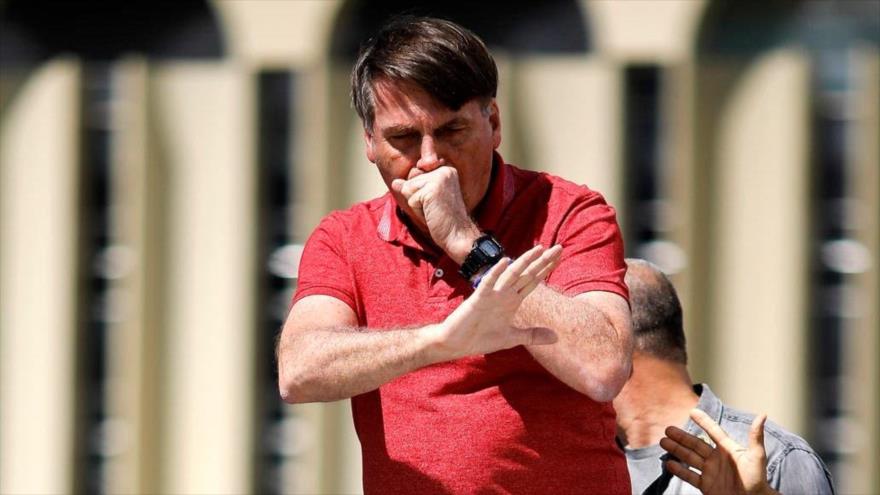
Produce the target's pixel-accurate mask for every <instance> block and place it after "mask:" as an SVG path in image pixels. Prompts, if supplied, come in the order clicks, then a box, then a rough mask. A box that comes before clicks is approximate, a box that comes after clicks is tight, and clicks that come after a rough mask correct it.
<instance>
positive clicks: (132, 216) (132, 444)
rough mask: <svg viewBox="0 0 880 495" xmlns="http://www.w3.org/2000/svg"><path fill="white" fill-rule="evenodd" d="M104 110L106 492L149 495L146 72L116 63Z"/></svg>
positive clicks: (155, 238)
mask: <svg viewBox="0 0 880 495" xmlns="http://www.w3.org/2000/svg"><path fill="white" fill-rule="evenodd" d="M113 87H114V97H113V101H114V105H112V107H111V111H112V114H111V117H110V119H111V123H112V126H113V141H112V144H113V147H112V150H111V172H110V175H111V180H112V188H111V208H110V212H111V218H110V222H111V225H110V233H111V239H112V240H111V243H112V246H110V247H109V248H108V249H107V253H106V260H105V262H106V263H107V265H108V267H109V270H108V277H109V278H110V283H111V291H110V293H111V294H112V295H113V297H112V298H111V301H112V304H113V305H114V307H115V313H116V314H117V315H118V318H116V319H114V321H112V322H111V323H109V330H110V331H109V332H108V341H107V351H108V352H107V376H108V377H110V379H109V380H108V388H107V390H106V394H107V396H106V400H107V412H108V419H107V421H109V422H110V424H109V425H108V426H109V427H108V428H106V432H107V433H108V435H113V437H114V438H112V439H110V441H111V443H112V447H111V452H110V454H109V456H108V459H107V464H108V465H107V473H108V479H107V480H106V487H107V489H108V491H110V492H111V493H156V492H157V491H158V490H159V458H160V445H161V441H162V438H161V432H162V423H161V419H162V418H161V415H160V412H161V410H160V405H161V404H162V396H161V394H160V390H161V389H162V387H161V384H160V381H161V379H162V376H163V374H162V369H163V368H164V365H163V358H164V356H163V355H162V352H161V350H162V336H163V335H164V331H165V326H164V319H163V316H164V308H163V298H164V290H165V285H164V283H163V280H164V276H165V275H166V273H165V272H166V269H165V266H164V264H163V245H164V241H165V240H166V238H165V237H164V232H163V230H162V227H163V225H164V221H165V218H164V215H163V198H162V194H163V193H164V191H163V189H162V182H161V181H162V179H163V170H164V168H163V166H164V164H163V163H162V162H161V160H160V159H159V157H158V156H157V154H156V153H154V152H153V150H152V149H151V145H153V144H154V143H151V139H150V121H149V118H150V115H149V109H150V95H149V91H148V88H149V67H148V66H147V62H146V60H144V59H140V58H131V59H127V60H125V61H123V62H121V63H119V64H117V65H116V67H115V68H114V74H113Z"/></svg>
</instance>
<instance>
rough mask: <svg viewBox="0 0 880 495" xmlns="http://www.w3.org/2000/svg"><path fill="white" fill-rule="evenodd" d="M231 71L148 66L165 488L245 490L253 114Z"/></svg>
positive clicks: (250, 424) (242, 80)
mask: <svg viewBox="0 0 880 495" xmlns="http://www.w3.org/2000/svg"><path fill="white" fill-rule="evenodd" d="M253 90H254V89H253V81H252V77H251V74H250V72H248V71H246V70H243V69H242V68H241V67H239V66H237V65H235V64H233V63H226V64H213V63H203V64H198V63H187V64H167V65H163V66H161V67H157V68H156V71H155V76H154V77H153V78H152V87H151V88H150V89H149V92H150V93H151V94H152V95H154V96H155V98H154V100H153V101H154V107H153V109H152V111H155V115H156V118H155V125H156V128H157V130H158V131H159V135H158V136H157V140H158V142H159V143H161V144H160V146H161V148H162V152H163V153H164V155H165V160H166V161H167V164H168V180H167V188H166V189H165V191H164V192H165V198H166V200H167V202H168V205H167V207H168V212H169V214H168V219H169V225H168V230H167V232H168V245H167V249H168V265H167V266H168V280H167V287H168V291H167V293H166V294H165V295H164V296H165V298H166V301H167V308H168V314H167V332H168V333H167V339H166V345H165V349H166V352H167V355H166V357H165V363H163V364H164V369H163V374H164V377H165V379H164V380H163V383H162V387H163V392H164V394H165V395H164V403H165V407H164V417H165V428H164V430H163V456H162V458H163V464H162V472H163V491H165V492H168V493H179V494H186V493H193V494H195V493H217V494H222V493H229V494H233V493H235V494H238V493H246V492H249V491H250V490H251V479H252V478H251V477H252V469H253V448H254V446H253V442H254V438H253V436H254V421H255V418H254V401H253V395H252V394H253V387H254V384H253V379H254V373H255V372H254V368H253V359H254V355H255V352H254V335H253V334H254V332H255V321H256V318H255V313H254V311H255V309H254V304H255V293H256V291H255V280H256V277H255V275H254V266H255V265H254V256H255V252H254V251H255V247H254V239H255V232H254V228H255V224H256V220H255V219H256V211H255V210H256V201H255V197H254V191H255V184H254V177H255V165H254V144H253V140H254V136H253V132H254V131H253V128H254V125H253V123H254V109H253V100H254V93H253Z"/></svg>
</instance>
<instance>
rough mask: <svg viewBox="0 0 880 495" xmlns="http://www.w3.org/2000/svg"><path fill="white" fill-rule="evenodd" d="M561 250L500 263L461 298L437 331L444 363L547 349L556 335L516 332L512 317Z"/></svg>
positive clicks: (529, 253) (542, 331)
mask: <svg viewBox="0 0 880 495" xmlns="http://www.w3.org/2000/svg"><path fill="white" fill-rule="evenodd" d="M561 254H562V247H561V246H558V245H557V246H553V247H552V248H550V249H546V248H544V247H542V246H540V245H538V246H535V247H533V248H532V249H530V250H528V251H526V252H525V253H524V254H523V255H522V256H520V257H519V258H517V260H516V261H513V262H511V260H510V259H509V258H503V259H502V260H501V261H499V262H498V263H496V264H495V266H493V267H492V268H491V269H490V270H489V271H488V272H487V273H486V274H485V275H484V276H483V278H482V280H481V281H480V285H479V286H478V287H477V289H476V290H475V291H474V293H473V294H472V295H471V296H470V297H469V298H467V299H466V300H465V301H464V302H463V303H462V304H461V305H460V306H459V307H458V308H456V309H455V311H453V312H452V314H450V315H449V316H448V317H447V318H446V320H445V321H444V322H443V323H442V324H440V325H439V326H438V327H437V329H438V332H439V337H438V347H439V348H441V349H442V350H443V352H444V354H446V356H445V357H447V358H448V359H456V358H459V357H463V356H470V355H475V354H485V353H489V352H495V351H498V350H501V349H509V348H511V347H515V346H517V345H539V344H552V343H554V342H556V334H555V333H554V332H553V331H552V330H550V329H549V328H517V327H514V326H512V325H511V321H512V320H513V317H514V315H515V314H516V312H517V310H518V309H519V307H520V304H522V302H523V300H524V299H525V298H526V296H528V295H529V294H530V293H531V292H532V291H533V290H534V289H535V287H537V286H538V284H540V283H541V281H543V280H544V279H545V278H547V275H549V274H550V272H551V271H553V269H554V268H555V267H556V265H557V264H558V263H559V259H560V255H561Z"/></svg>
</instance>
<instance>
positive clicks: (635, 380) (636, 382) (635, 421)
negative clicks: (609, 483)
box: [614, 354, 699, 449]
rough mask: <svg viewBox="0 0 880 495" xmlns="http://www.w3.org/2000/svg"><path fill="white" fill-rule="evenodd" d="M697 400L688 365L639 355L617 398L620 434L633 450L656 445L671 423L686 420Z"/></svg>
mask: <svg viewBox="0 0 880 495" xmlns="http://www.w3.org/2000/svg"><path fill="white" fill-rule="evenodd" d="M698 401H699V397H698V396H697V394H695V393H694V391H693V388H692V386H691V380H690V376H689V375H688V372H687V367H686V366H685V365H683V364H678V363H673V362H670V361H665V360H661V359H657V358H653V357H650V356H644V355H641V354H638V355H637V356H634V357H633V374H632V376H631V377H630V379H629V381H628V382H627V383H626V385H625V386H624V388H623V390H622V391H621V392H620V395H618V396H617V398H616V399H614V408H615V409H616V411H617V425H618V427H617V436H618V438H619V439H620V441H621V443H623V445H625V446H626V447H628V448H632V449H637V448H643V447H648V446H651V445H655V444H657V443H659V442H660V439H661V438H663V436H664V435H665V433H664V431H665V430H666V428H667V427H668V426H678V427H683V426H684V424H685V423H687V420H688V415H689V412H690V410H691V409H693V408H694V407H696V405H697V402H698Z"/></svg>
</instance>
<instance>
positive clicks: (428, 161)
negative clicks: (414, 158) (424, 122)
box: [416, 136, 443, 173]
mask: <svg viewBox="0 0 880 495" xmlns="http://www.w3.org/2000/svg"><path fill="white" fill-rule="evenodd" d="M419 151H420V153H419V161H418V162H416V168H418V169H419V170H421V171H422V172H424V173H427V172H430V171H432V170H435V169H436V168H437V167H439V166H441V165H443V159H442V158H440V156H439V155H438V153H437V146H436V143H435V142H434V138H433V137H431V136H424V137H423V138H422V146H421V149H420V150H419Z"/></svg>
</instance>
